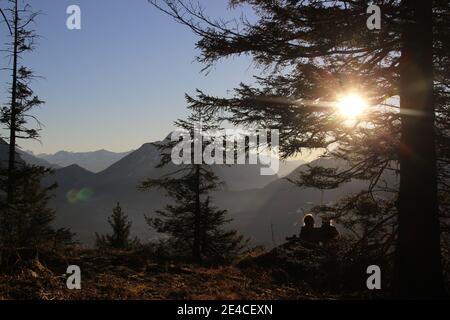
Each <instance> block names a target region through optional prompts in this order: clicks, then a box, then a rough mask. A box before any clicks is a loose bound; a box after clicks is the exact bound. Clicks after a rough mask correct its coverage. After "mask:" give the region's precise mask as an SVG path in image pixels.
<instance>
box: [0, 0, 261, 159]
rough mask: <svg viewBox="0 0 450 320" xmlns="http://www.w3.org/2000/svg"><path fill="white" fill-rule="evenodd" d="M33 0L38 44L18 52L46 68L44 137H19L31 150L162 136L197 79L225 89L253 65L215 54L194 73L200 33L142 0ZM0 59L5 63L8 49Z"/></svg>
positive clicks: (214, 2) (211, 3) (119, 146)
mask: <svg viewBox="0 0 450 320" xmlns="http://www.w3.org/2000/svg"><path fill="white" fill-rule="evenodd" d="M201 2H202V3H204V7H205V8H206V9H207V12H208V13H210V14H211V15H212V16H216V17H218V16H224V17H231V16H236V15H239V14H240V11H242V9H239V10H238V11H237V12H236V11H234V12H233V11H226V10H227V1H226V0H203V1H201ZM29 3H31V4H32V5H33V8H34V9H39V10H42V11H43V15H42V16H40V17H38V19H37V24H36V26H35V29H36V30H37V32H38V33H39V35H40V36H41V37H42V38H41V39H40V43H39V46H38V47H37V50H36V51H35V52H33V53H31V54H29V55H27V56H26V57H25V60H24V61H25V63H26V64H27V65H29V66H31V67H32V68H33V69H34V70H35V72H36V73H37V74H38V75H40V76H43V77H45V79H42V80H38V81H36V82H35V83H34V85H33V88H34V89H35V91H36V93H37V94H39V96H40V97H41V98H42V99H44V100H45V101H46V104H45V105H44V106H42V107H41V108H40V109H38V110H37V111H36V112H35V113H34V114H35V115H36V116H37V117H38V118H39V119H40V120H41V121H42V123H43V124H44V125H45V127H44V128H43V131H42V137H41V143H39V142H23V141H20V142H19V144H20V145H21V146H22V147H23V148H24V149H28V150H32V151H33V152H35V153H53V152H56V151H58V150H68V151H93V150H98V149H107V150H111V151H126V150H130V149H136V148H138V147H140V146H141V145H142V144H143V143H146V142H152V141H155V140H159V139H161V138H163V137H164V136H165V135H166V134H167V133H168V132H169V131H170V130H171V129H172V123H173V121H174V120H175V119H176V118H179V117H184V116H185V115H186V109H185V107H186V104H185V101H184V94H185V92H187V93H193V92H194V90H195V88H201V89H203V90H205V91H206V92H208V93H211V94H217V95H226V94H227V90H229V89H232V88H233V87H235V86H236V85H237V84H238V83H239V82H241V81H244V82H250V81H252V76H253V74H255V71H254V70H253V69H252V68H251V61H250V59H249V58H247V57H242V58H235V59H231V60H228V61H224V62H222V63H219V64H218V65H217V66H216V67H215V69H214V70H213V71H212V72H211V73H210V74H209V75H205V74H202V73H200V71H201V69H202V65H200V64H198V63H196V62H195V61H194V57H195V56H196V54H197V53H198V52H197V51H196V50H195V42H196V40H197V37H196V36H195V35H193V34H192V32H191V31H190V30H188V29H187V28H186V27H185V26H182V25H180V24H177V23H176V22H175V21H173V20H172V19H171V18H170V17H168V16H167V15H165V14H163V13H161V12H160V11H158V10H156V9H155V8H154V7H152V6H151V5H150V4H148V2H147V0H131V1H130V0H30V1H29ZM6 4H7V1H6V0H2V1H0V5H2V6H5V5H6ZM71 4H76V5H79V6H80V7H81V10H82V29H81V30H72V31H71V30H68V29H67V28H66V19H67V17H68V15H67V14H66V8H67V7H68V6H69V5H71ZM247 13H248V12H247ZM1 28H2V30H1V31H0V35H1V37H2V41H1V43H3V42H4V41H3V40H5V26H4V25H1ZM1 63H2V66H1V67H2V68H3V67H5V64H7V63H8V59H2V60H1ZM0 75H1V78H0V81H1V86H2V90H1V96H0V99H1V101H2V102H5V101H6V96H5V95H6V90H7V85H6V82H7V81H8V80H9V79H8V76H7V73H5V72H1V73H0Z"/></svg>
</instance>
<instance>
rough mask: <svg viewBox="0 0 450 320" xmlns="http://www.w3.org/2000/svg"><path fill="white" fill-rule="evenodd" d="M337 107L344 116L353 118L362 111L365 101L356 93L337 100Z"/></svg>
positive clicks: (364, 107)
mask: <svg viewBox="0 0 450 320" xmlns="http://www.w3.org/2000/svg"><path fill="white" fill-rule="evenodd" d="M337 107H338V109H339V112H340V113H341V114H342V115H343V116H344V117H346V118H350V119H354V118H357V117H358V116H360V115H361V114H362V113H363V112H364V110H365V109H366V108H367V103H366V101H364V99H363V98H361V97H360V96H358V95H348V96H344V97H343V98H341V99H340V100H339V101H338V103H337Z"/></svg>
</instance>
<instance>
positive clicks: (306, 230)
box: [300, 214, 320, 243]
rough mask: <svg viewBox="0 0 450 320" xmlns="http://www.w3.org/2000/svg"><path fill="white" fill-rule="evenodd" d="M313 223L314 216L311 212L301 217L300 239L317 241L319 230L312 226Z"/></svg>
mask: <svg viewBox="0 0 450 320" xmlns="http://www.w3.org/2000/svg"><path fill="white" fill-rule="evenodd" d="M315 223H316V222H315V220H314V217H313V216H312V215H311V214H307V215H306V216H305V217H304V218H303V227H302V229H301V230H300V240H303V241H308V242H312V243H319V241H320V239H319V233H318V231H319V230H318V228H315V227H314V225H315Z"/></svg>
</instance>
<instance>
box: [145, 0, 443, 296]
mask: <svg viewBox="0 0 450 320" xmlns="http://www.w3.org/2000/svg"><path fill="white" fill-rule="evenodd" d="M150 2H151V3H152V4H153V5H155V6H156V7H157V8H159V9H160V10H162V11H164V12H165V13H167V14H169V15H170V16H172V17H173V18H174V19H175V20H176V21H178V22H180V23H182V24H184V25H186V26H188V27H189V28H190V29H191V30H192V31H193V32H194V33H196V34H197V35H198V36H199V41H198V42H197V48H198V49H199V51H200V54H199V56H198V57H197V59H198V61H199V62H201V63H204V64H205V68H206V69H208V68H210V67H211V66H213V65H214V64H215V63H217V62H218V61H219V60H221V59H224V58H229V57H233V56H239V55H248V56H250V57H251V58H252V59H253V61H254V63H255V65H256V66H257V67H259V68H260V69H261V71H262V73H261V74H260V75H259V76H257V77H256V79H255V80H256V83H255V84H244V83H243V84H241V85H240V86H239V87H238V88H236V89H234V91H233V94H232V95H231V96H230V97H215V96H210V95H208V94H207V93H204V92H202V91H201V90H199V91H198V92H197V95H196V96H192V97H189V100H190V103H191V104H195V105H197V106H198V107H203V109H204V110H207V111H211V112H217V111H218V110H220V111H222V112H225V115H224V117H223V120H228V121H230V122H231V123H233V124H235V125H255V124H256V125H259V126H261V127H263V128H276V129H279V130H280V148H281V154H282V156H283V157H285V158H287V157H290V156H293V155H296V154H298V153H301V152H303V151H305V150H311V149H319V150H323V152H324V154H323V157H328V158H331V159H335V160H337V162H338V163H339V164H340V165H339V166H337V167H335V168H330V167H327V168H322V167H316V168H311V170H310V171H309V172H306V173H303V174H302V175H301V176H300V177H298V180H297V181H296V183H297V184H298V185H299V186H312V187H319V188H322V189H333V188H337V187H339V186H340V185H341V184H343V183H346V182H349V181H351V180H352V179H362V180H367V181H368V187H367V190H365V191H364V192H360V193H358V194H356V195H354V196H353V197H350V198H348V199H346V201H345V200H344V203H340V204H339V207H338V208H334V209H335V211H337V212H339V214H341V215H343V214H351V213H352V211H353V209H352V208H354V206H355V203H358V202H361V201H364V199H372V201H374V202H375V203H378V204H379V205H381V207H380V208H382V209H380V214H379V215H378V217H375V218H374V219H375V220H377V222H375V225H377V226H378V227H388V225H392V224H394V229H393V232H392V234H393V237H390V236H389V237H387V238H386V239H385V240H389V241H390V243H391V244H396V246H395V249H396V276H395V279H394V287H395V290H396V293H397V294H398V295H400V296H412V297H433V296H439V295H441V294H442V291H443V289H442V288H443V286H442V267H441V262H440V252H439V251H440V250H439V220H438V201H437V196H438V195H439V200H440V202H439V206H440V207H439V208H440V215H441V218H442V219H441V222H442V223H444V222H446V221H448V218H449V217H448V212H449V207H448V204H449V202H448V199H449V192H450V188H449V161H450V153H449V152H448V151H449V150H448V148H449V145H450V143H449V129H450V126H449V116H448V114H449V106H450V95H449V93H450V73H449V62H450V61H449V56H450V48H449V46H450V25H449V24H450V4H449V2H448V1H444V0H435V1H414V0H403V1H400V0H379V1H362V0H356V1H349V0H338V1H319V0H316V1H315V0H311V1H306V0H305V1H301V0H297V1H295V0H275V1H266V0H230V1H229V3H230V7H231V8H239V6H241V5H246V6H249V7H250V8H251V9H252V10H253V13H254V14H255V15H256V19H254V20H255V21H251V22H250V21H249V20H247V19H246V18H245V16H241V18H239V19H235V20H232V21H222V20H218V19H213V18H210V17H209V16H208V15H207V14H206V11H205V10H204V9H203V8H202V7H201V5H200V4H198V3H197V2H194V1H183V0H163V1H157V0H153V1H150ZM369 4H376V5H378V6H379V7H380V8H381V13H382V17H381V18H382V21H381V26H382V27H381V29H380V30H369V29H368V28H367V25H366V21H367V19H368V18H369V16H370V14H368V13H367V7H368V5H369ZM350 94H357V95H361V96H363V97H364V98H365V99H366V101H367V103H368V105H369V106H370V107H369V108H368V109H367V110H366V111H365V112H364V113H363V114H362V115H361V116H359V117H357V118H356V119H353V120H351V121H348V119H346V118H345V117H343V116H342V114H340V113H339V112H338V110H337V109H338V108H336V101H339V99H340V98H341V97H343V96H347V95H350ZM396 177H398V178H396ZM346 208H347V209H346ZM328 209H330V208H328ZM331 209H333V208H331ZM391 230H392V229H391ZM411 266H412V267H411ZM412 279H415V280H414V281H413V280H412Z"/></svg>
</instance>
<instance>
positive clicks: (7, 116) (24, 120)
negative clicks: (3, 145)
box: [1, 0, 44, 204]
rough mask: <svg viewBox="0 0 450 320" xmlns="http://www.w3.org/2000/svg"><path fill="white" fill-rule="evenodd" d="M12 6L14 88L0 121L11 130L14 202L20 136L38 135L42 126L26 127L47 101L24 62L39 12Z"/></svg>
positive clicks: (13, 0) (10, 185) (12, 198)
mask: <svg viewBox="0 0 450 320" xmlns="http://www.w3.org/2000/svg"><path fill="white" fill-rule="evenodd" d="M9 3H10V4H11V8H8V9H7V10H5V11H6V12H9V14H10V16H11V17H10V18H9V19H7V21H6V22H7V25H8V27H9V30H10V37H11V42H10V46H9V49H8V50H7V52H8V53H9V54H10V55H11V60H12V67H11V68H10V70H11V89H10V92H9V93H10V96H11V100H10V104H9V106H5V107H3V108H2V110H1V122H2V123H3V124H4V125H6V128H7V129H8V130H9V160H8V173H7V175H8V187H7V202H8V203H9V204H13V203H14V202H15V196H16V190H15V189H16V179H17V177H16V174H17V172H16V167H17V163H18V161H17V154H16V147H17V139H36V138H38V137H39V130H38V129H34V128H29V127H27V124H28V119H29V118H31V119H34V120H36V121H37V123H38V125H40V123H39V121H38V120H37V119H36V118H35V117H34V116H32V115H30V114H29V112H30V111H31V110H32V109H34V108H36V107H38V106H40V105H42V104H43V103H44V102H43V101H42V100H40V99H39V97H38V96H36V95H35V94H34V92H33V90H32V89H31V87H30V84H31V82H32V80H33V79H34V78H35V75H34V73H33V71H32V70H31V69H29V68H27V67H26V66H24V65H22V64H21V60H22V56H23V55H24V54H25V53H27V52H31V51H33V50H34V47H35V42H36V38H37V35H36V34H35V32H34V30H32V29H29V28H30V25H31V24H32V23H34V22H35V18H36V17H37V16H38V15H39V12H33V11H31V7H30V5H28V4H24V5H23V6H20V4H19V1H18V0H9Z"/></svg>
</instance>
